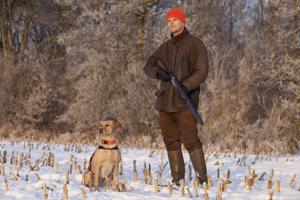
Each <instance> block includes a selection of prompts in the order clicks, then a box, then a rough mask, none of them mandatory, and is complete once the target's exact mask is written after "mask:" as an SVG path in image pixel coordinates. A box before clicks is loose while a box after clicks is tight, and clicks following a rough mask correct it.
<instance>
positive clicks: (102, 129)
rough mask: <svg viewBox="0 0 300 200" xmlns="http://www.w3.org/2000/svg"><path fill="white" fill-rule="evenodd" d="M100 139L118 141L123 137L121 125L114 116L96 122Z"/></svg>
mask: <svg viewBox="0 0 300 200" xmlns="http://www.w3.org/2000/svg"><path fill="white" fill-rule="evenodd" d="M96 126H97V130H98V135H99V139H100V140H115V141H116V142H119V141H120V140H121V139H122V138H123V128H122V125H121V124H120V123H119V122H118V121H117V120H116V119H114V118H105V119H104V120H100V121H98V122H97V123H96Z"/></svg>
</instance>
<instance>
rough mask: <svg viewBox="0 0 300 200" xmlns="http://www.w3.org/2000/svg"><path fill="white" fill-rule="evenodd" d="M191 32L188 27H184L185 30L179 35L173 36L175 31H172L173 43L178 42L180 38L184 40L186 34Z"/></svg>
mask: <svg viewBox="0 0 300 200" xmlns="http://www.w3.org/2000/svg"><path fill="white" fill-rule="evenodd" d="M188 34H189V31H188V30H187V28H186V27H184V29H183V32H182V33H180V34H179V35H177V36H173V33H171V39H172V43H173V44H176V43H178V42H179V41H180V40H182V39H183V38H184V37H185V36H187V35H188Z"/></svg>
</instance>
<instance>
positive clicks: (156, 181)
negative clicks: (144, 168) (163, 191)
mask: <svg viewBox="0 0 300 200" xmlns="http://www.w3.org/2000/svg"><path fill="white" fill-rule="evenodd" d="M154 190H155V192H160V190H159V186H158V179H157V178H155V179H154Z"/></svg>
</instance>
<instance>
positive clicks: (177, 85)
mask: <svg viewBox="0 0 300 200" xmlns="http://www.w3.org/2000/svg"><path fill="white" fill-rule="evenodd" d="M171 83H172V85H173V86H174V87H175V88H176V89H177V90H178V92H179V93H180V96H181V97H182V99H183V100H184V101H185V102H186V104H187V106H188V107H189V108H190V110H191V111H192V112H193V114H194V115H195V117H196V120H197V123H199V124H200V125H203V120H202V118H201V116H200V114H199V113H198V111H197V108H196V106H195V104H194V102H193V100H192V99H191V97H190V96H189V95H188V94H187V93H186V92H185V91H184V90H183V88H182V87H181V84H180V83H179V81H178V80H177V78H176V77H175V76H174V75H172V76H171Z"/></svg>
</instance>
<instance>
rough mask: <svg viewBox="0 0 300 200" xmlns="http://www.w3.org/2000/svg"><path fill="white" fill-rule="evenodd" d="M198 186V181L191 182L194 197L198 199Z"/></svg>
mask: <svg viewBox="0 0 300 200" xmlns="http://www.w3.org/2000/svg"><path fill="white" fill-rule="evenodd" d="M198 185H199V181H198V179H197V178H196V179H195V180H194V181H193V189H194V194H195V197H199V194H198Z"/></svg>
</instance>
